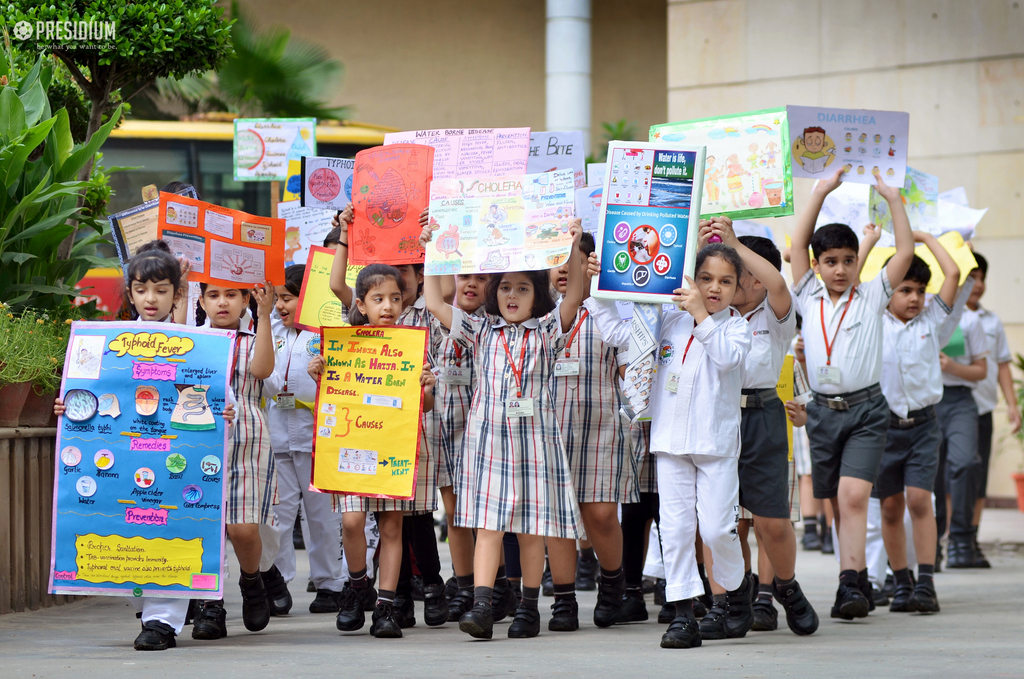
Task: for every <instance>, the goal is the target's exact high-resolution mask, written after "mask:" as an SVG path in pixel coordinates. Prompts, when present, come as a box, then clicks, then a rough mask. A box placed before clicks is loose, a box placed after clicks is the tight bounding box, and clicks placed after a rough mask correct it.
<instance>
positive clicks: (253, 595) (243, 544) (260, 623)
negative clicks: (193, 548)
mask: <svg viewBox="0 0 1024 679" xmlns="http://www.w3.org/2000/svg"><path fill="white" fill-rule="evenodd" d="M200 290H201V294H200V297H199V304H200V306H201V308H202V310H203V311H204V312H205V313H206V321H205V327H212V328H219V329H223V330H235V331H237V333H238V334H237V335H236V338H235V364H234V367H233V370H232V374H231V391H232V394H233V398H234V399H235V401H236V403H237V413H238V418H237V421H236V422H235V426H234V427H233V428H232V430H231V432H232V436H231V450H230V451H229V452H228V453H227V455H226V458H227V459H226V460H225V469H226V472H227V473H226V474H225V482H226V483H227V484H228V486H227V501H226V503H225V506H224V511H225V521H226V523H227V533H228V537H229V538H231V545H232V547H233V548H234V551H235V556H236V557H238V567H239V570H240V571H241V576H240V578H239V581H238V585H239V587H240V588H241V590H242V622H243V623H244V624H245V628H246V629H248V630H249V631H251V632H258V631H260V630H262V629H263V628H265V627H266V626H267V624H268V623H269V622H270V603H269V601H268V595H267V589H266V586H265V583H264V582H263V577H262V574H261V572H260V555H261V552H262V549H263V545H262V541H261V539H260V532H259V526H260V524H270V523H271V522H272V518H273V514H272V512H271V505H272V504H273V503H274V501H275V499H276V496H277V478H276V474H275V471H274V456H273V454H272V453H271V451H270V435H269V434H270V431H269V427H268V424H267V418H266V414H265V413H264V411H263V407H262V402H263V400H264V399H265V398H268V397H270V396H273V395H274V394H273V393H272V392H271V391H270V390H269V389H268V388H267V387H266V386H265V385H264V380H265V379H267V378H269V377H270V376H271V375H272V374H273V372H274V337H273V331H272V329H271V321H270V314H271V312H272V311H273V309H274V288H273V286H272V285H271V284H270V283H269V281H268V282H266V283H265V284H264V285H263V286H262V287H259V286H258V287H256V288H255V289H253V290H252V291H251V292H250V291H249V290H242V289H238V288H226V287H221V286H218V285H213V284H208V283H202V284H201V285H200ZM250 297H252V298H253V299H254V300H255V302H256V306H257V315H258V318H259V323H255V324H254V323H253V319H252V316H251V315H250V312H249V303H250ZM254 325H255V329H253V326H254ZM226 618H227V614H226V612H225V611H224V602H223V601H222V600H218V601H212V600H208V601H204V602H202V604H201V605H200V607H199V610H198V611H197V612H196V618H195V621H194V623H193V626H192V638H193V639H206V640H209V639H219V638H221V637H225V636H227V625H226Z"/></svg>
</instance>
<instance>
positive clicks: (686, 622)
mask: <svg viewBox="0 0 1024 679" xmlns="http://www.w3.org/2000/svg"><path fill="white" fill-rule="evenodd" d="M702 638H704V635H703V633H702V632H701V631H700V628H699V627H698V625H697V621H696V620H691V619H690V618H687V617H684V616H680V617H678V618H675V619H673V620H672V623H671V624H670V625H669V626H668V629H667V630H665V633H664V634H663V635H661V647H662V648H696V647H698V646H700V644H701V639H702Z"/></svg>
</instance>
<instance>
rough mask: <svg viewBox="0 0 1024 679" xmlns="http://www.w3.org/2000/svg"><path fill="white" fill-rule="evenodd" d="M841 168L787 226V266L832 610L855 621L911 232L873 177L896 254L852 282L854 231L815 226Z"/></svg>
mask: <svg viewBox="0 0 1024 679" xmlns="http://www.w3.org/2000/svg"><path fill="white" fill-rule="evenodd" d="M841 174H842V169H841V168H840V169H839V170H837V171H836V173H835V174H834V175H833V176H832V177H830V178H829V179H825V180H821V181H819V182H818V184H817V185H816V186H815V188H814V191H813V192H812V193H811V196H810V198H809V200H808V205H807V209H806V210H805V211H804V213H803V214H801V216H800V219H799V220H798V222H797V227H796V229H795V230H794V232H793V238H792V250H791V252H790V263H791V266H792V270H793V280H794V281H796V282H795V283H794V286H793V293H794V295H795V299H796V303H797V310H798V311H799V312H800V314H801V316H802V317H803V337H804V345H805V352H806V358H807V373H808V375H807V376H808V378H809V381H810V386H811V389H812V390H813V391H814V398H813V399H812V400H811V402H810V403H808V404H807V436H808V439H809V440H810V444H811V460H812V462H813V469H812V471H811V475H812V477H813V481H814V496H815V497H817V498H820V499H828V500H830V502H831V503H832V509H833V516H834V521H835V523H836V525H837V528H838V532H839V554H840V568H841V572H840V574H839V587H838V589H837V591H836V601H835V605H834V606H833V607H832V611H831V615H832V617H834V618H843V619H853V618H863V617H865V616H867V614H868V611H869V609H870V608H871V606H872V605H873V603H874V602H873V597H872V595H871V585H870V584H869V582H868V577H867V568H866V565H865V556H864V540H865V532H866V530H867V505H868V498H869V497H870V496H871V487H872V485H873V484H874V482H875V479H876V478H877V474H878V463H879V461H880V460H881V458H882V453H883V451H884V450H885V437H886V432H887V431H888V429H889V418H890V414H889V406H888V405H887V403H886V401H885V396H883V395H882V389H881V386H880V385H879V379H880V378H881V372H882V314H883V313H884V312H885V308H886V306H887V305H888V303H889V298H890V297H892V290H893V283H892V281H896V282H898V281H902V280H903V276H904V275H905V274H906V272H907V269H908V268H909V267H910V262H911V260H912V259H913V256H914V237H913V235H912V234H911V232H910V222H909V221H908V220H907V213H906V211H905V210H904V208H903V200H902V198H901V196H900V192H899V189H898V188H896V187H891V186H886V184H885V183H884V182H883V181H882V179H881V178H878V185H877V190H878V192H879V193H880V194H881V195H882V196H883V197H884V198H885V200H886V202H887V203H888V205H889V211H890V212H891V214H892V219H893V235H894V236H895V240H896V254H895V255H893V256H892V258H891V259H890V260H889V263H888V264H887V265H886V267H885V268H884V269H883V270H882V273H881V275H879V276H878V277H877V278H875V279H874V280H871V281H868V282H867V283H863V284H857V280H858V279H859V265H858V246H859V242H858V240H857V235H856V234H855V233H854V232H853V230H852V229H851V228H850V227H849V226H847V225H845V224H827V225H825V226H823V227H822V228H820V229H818V230H817V231H815V230H814V223H815V220H816V219H817V216H818V212H819V211H820V210H821V205H822V203H823V202H824V200H825V196H827V195H828V194H829V193H830V192H831V191H833V190H835V189H836V187H838V186H839V184H840V183H841V178H840V177H841ZM808 246H810V248H811V249H812V251H813V255H814V259H813V261H812V260H810V258H809V257H808V255H807V248H808ZM812 265H813V267H814V268H813V269H812V268H811V267H812ZM816 273H817V274H819V275H820V276H821V280H819V279H818V278H817V277H816V276H815V274H816Z"/></svg>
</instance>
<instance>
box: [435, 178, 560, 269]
mask: <svg viewBox="0 0 1024 679" xmlns="http://www.w3.org/2000/svg"><path fill="white" fill-rule="evenodd" d="M574 202H575V189H574V188H573V171H572V170H556V171H555V172H544V173H542V174H527V175H515V176H510V177H462V178H461V179H435V180H434V181H433V182H431V184H430V226H431V229H432V230H434V231H436V232H437V233H436V234H435V235H434V238H433V240H431V242H430V243H429V244H427V256H426V263H425V268H424V270H423V273H424V274H425V275H428V276H437V275H441V274H457V273H494V272H499V271H532V270H536V269H550V268H551V267H553V266H558V265H559V264H561V263H562V262H564V261H565V259H566V258H567V257H568V256H569V251H570V250H571V249H572V237H571V236H570V235H569V223H570V222H571V221H572V219H573V214H574Z"/></svg>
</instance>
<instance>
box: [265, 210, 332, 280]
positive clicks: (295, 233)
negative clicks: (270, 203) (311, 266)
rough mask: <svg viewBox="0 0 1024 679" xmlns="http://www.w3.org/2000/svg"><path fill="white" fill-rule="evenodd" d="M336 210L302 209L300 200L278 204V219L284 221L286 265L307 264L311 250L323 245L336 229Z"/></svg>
mask: <svg viewBox="0 0 1024 679" xmlns="http://www.w3.org/2000/svg"><path fill="white" fill-rule="evenodd" d="M336 212H337V211H336V210H323V209H320V208H313V207H302V206H301V205H299V201H298V200H289V201H285V202H281V203H278V204H277V218H278V219H283V220H284V265H285V266H291V265H292V264H305V263H306V257H307V256H308V255H309V248H311V247H312V246H314V245H323V243H324V238H326V237H327V234H329V233H330V232H331V229H332V228H334V227H333V226H331V220H333V219H334V215H335V214H336Z"/></svg>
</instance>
